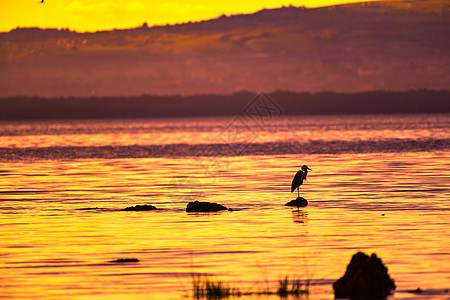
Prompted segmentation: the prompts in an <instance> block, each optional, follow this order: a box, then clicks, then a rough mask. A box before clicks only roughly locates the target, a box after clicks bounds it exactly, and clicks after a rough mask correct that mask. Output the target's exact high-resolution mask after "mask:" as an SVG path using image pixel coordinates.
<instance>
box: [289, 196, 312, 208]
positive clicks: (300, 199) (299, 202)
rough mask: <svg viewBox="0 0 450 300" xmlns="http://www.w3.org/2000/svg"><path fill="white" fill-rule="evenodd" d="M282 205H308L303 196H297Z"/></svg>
mask: <svg viewBox="0 0 450 300" xmlns="http://www.w3.org/2000/svg"><path fill="white" fill-rule="evenodd" d="M284 206H295V207H305V206H308V201H307V200H306V199H305V198H303V197H297V199H295V200H291V201H289V202H288V203H286V204H285V205H284Z"/></svg>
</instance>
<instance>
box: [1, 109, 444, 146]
mask: <svg viewBox="0 0 450 300" xmlns="http://www.w3.org/2000/svg"><path fill="white" fill-rule="evenodd" d="M230 124H231V125H232V126H245V128H244V129H245V130H250V132H249V134H250V135H251V136H252V137H254V138H253V139H252V140H251V141H250V140H245V142H256V143H265V142H279V141H283V142H285V141H297V142H310V141H337V140H340V141H368V140H370V141H379V140H386V139H413V140H420V139H448V138H450V132H449V130H448V127H449V125H450V123H449V116H448V114H447V115H446V114H442V115H438V114H432V115H405V116H402V115H396V116H395V117H393V116H392V115H374V116H331V117H330V116H283V117H282V118H274V119H268V120H265V123H264V128H261V127H260V125H258V124H255V123H254V122H251V121H249V120H244V121H243V122H236V120H235V118H234V117H233V118H232V117H228V118H201V119H161V120H159V119H137V120H134V119H123V120H93V121H86V120H85V121H81V120H75V121H40V122H37V121H35V122H29V121H27V122H20V121H15V122H1V123H0V137H1V138H0V148H1V147H8V148H10V147H55V146H60V147H61V146H110V145H113V146H129V145H165V144H178V143H182V144H211V143H224V142H225V143H226V142H227V141H226V140H225V141H224V139H223V138H220V136H221V134H222V135H223V131H224V129H225V128H227V126H229V125H230Z"/></svg>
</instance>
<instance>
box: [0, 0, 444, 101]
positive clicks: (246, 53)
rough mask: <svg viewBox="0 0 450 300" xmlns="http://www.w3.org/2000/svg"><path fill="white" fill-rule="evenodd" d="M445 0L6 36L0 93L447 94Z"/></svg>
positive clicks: (0, 38) (0, 37)
mask: <svg viewBox="0 0 450 300" xmlns="http://www.w3.org/2000/svg"><path fill="white" fill-rule="evenodd" d="M449 36H450V5H449V2H448V1H445V0H426V1H423V0H414V1H392V2H370V3H359V4H346V5H339V6H330V7H323V8H314V9H306V8H302V7H283V8H279V9H270V10H262V11H259V12H257V13H254V14H250V15H235V16H222V17H220V18H217V19H213V20H208V21H203V22H197V23H186V24H179V25H173V26H157V27H151V28H147V27H146V26H142V27H140V28H134V29H129V30H114V31H104V32H95V33H78V32H73V31H70V30H56V29H39V28H18V29H15V30H12V31H10V32H7V33H0V97H7V96H15V95H25V96H44V97H57V96H77V97H86V96H90V95H98V96H132V95H141V94H144V93H147V94H156V95H174V94H183V95H191V94H224V93H226V94H228V93H233V92H236V91H241V90H250V91H254V92H258V91H261V90H264V91H268V92H270V91H274V90H277V89H282V90H291V91H297V92H303V91H304V92H320V91H327V90H330V91H336V92H347V93H354V92H362V91H370V90H394V91H404V90H411V89H419V88H424V89H450V73H449V70H450V39H449Z"/></svg>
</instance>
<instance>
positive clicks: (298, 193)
mask: <svg viewBox="0 0 450 300" xmlns="http://www.w3.org/2000/svg"><path fill="white" fill-rule="evenodd" d="M297 195H298V197H300V187H298V188H297Z"/></svg>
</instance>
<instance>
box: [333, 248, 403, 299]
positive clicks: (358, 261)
mask: <svg viewBox="0 0 450 300" xmlns="http://www.w3.org/2000/svg"><path fill="white" fill-rule="evenodd" d="M333 288H334V296H335V297H336V298H350V297H360V298H362V299H363V298H368V297H370V298H371V299H373V298H380V299H384V298H386V297H387V296H388V295H390V294H391V293H392V291H394V290H395V283H394V280H393V279H391V277H390V276H389V274H388V270H387V268H386V267H385V266H384V264H383V262H382V261H381V259H380V258H378V257H377V255H376V254H375V253H372V255H371V256H370V257H369V256H368V255H367V254H365V253H362V252H358V253H356V254H355V255H353V257H352V260H351V261H350V263H349V264H348V266H347V270H346V271H345V274H344V276H342V277H341V278H340V279H338V280H337V281H336V282H335V283H334V284H333Z"/></svg>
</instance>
